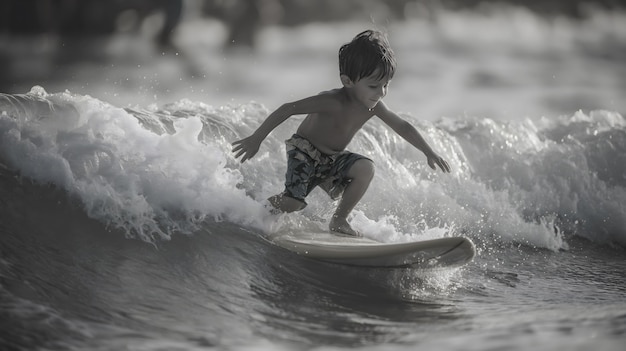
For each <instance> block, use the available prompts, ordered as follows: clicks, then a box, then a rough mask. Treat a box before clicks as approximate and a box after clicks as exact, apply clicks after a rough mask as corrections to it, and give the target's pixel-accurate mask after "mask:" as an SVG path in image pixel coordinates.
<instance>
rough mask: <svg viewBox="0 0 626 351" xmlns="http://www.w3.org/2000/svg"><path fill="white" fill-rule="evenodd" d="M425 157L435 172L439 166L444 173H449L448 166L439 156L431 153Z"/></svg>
mask: <svg viewBox="0 0 626 351" xmlns="http://www.w3.org/2000/svg"><path fill="white" fill-rule="evenodd" d="M427 157H428V165H429V166H430V168H432V169H434V170H437V166H439V168H441V170H442V171H443V172H444V173H450V165H449V164H448V162H446V160H444V159H443V158H442V157H441V156H439V155H437V154H435V153H433V154H432V155H430V156H427Z"/></svg>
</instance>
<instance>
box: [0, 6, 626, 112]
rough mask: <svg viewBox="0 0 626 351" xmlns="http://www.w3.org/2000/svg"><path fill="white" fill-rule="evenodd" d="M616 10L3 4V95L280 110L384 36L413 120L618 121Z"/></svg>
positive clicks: (620, 42) (399, 93)
mask: <svg viewBox="0 0 626 351" xmlns="http://www.w3.org/2000/svg"><path fill="white" fill-rule="evenodd" d="M625 9H626V0H595V1H584V0H482V1H481V0H378V1H377V0H342V1H335V0H316V1H309V0H4V1H2V2H1V3H0V92H2V93H11V94H13V93H26V92H28V91H29V90H30V89H31V88H32V87H33V86H35V85H39V86H42V87H43V88H44V89H45V90H46V91H48V92H49V93H57V92H63V91H66V90H67V91H70V92H72V93H75V94H81V95H90V96H92V97H95V98H98V99H100V100H103V101H106V102H108V103H111V104H113V105H115V106H118V107H127V106H131V107H134V106H139V107H148V106H151V105H153V104H156V105H157V106H160V105H163V104H167V103H170V102H174V101H178V100H180V99H189V100H192V101H200V102H205V103H207V104H211V105H217V106H221V105H226V104H231V103H235V104H238V103H247V102H249V101H258V102H260V103H262V104H264V105H266V106H267V107H268V108H270V109H273V108H275V107H277V106H278V105H279V104H281V103H283V102H287V101H290V100H294V99H299V98H302V97H306V96H308V95H312V94H316V93H317V92H319V91H322V90H327V89H330V88H334V87H338V86H339V77H338V68H337V50H338V48H339V46H340V45H342V44H343V43H345V42H347V41H349V40H350V39H351V38H352V37H353V36H354V35H355V34H357V33H358V32H360V31H362V30H364V29H367V28H372V27H373V28H378V29H381V30H384V31H386V32H388V35H389V38H390V42H391V45H392V47H393V48H394V50H395V52H396V55H397V56H398V62H399V68H398V71H397V75H396V77H395V78H394V80H393V82H392V86H391V90H390V93H389V95H388V97H387V99H386V100H387V102H388V104H389V105H390V106H391V107H393V108H395V109H396V110H399V111H400V112H407V113H411V114H413V115H416V116H419V117H423V118H427V119H436V118H440V117H445V116H452V117H457V116H462V115H471V116H480V117H488V118H500V119H511V118H523V117H531V118H537V117H543V116H548V117H550V116H557V115H563V114H565V115H572V114H573V113H574V112H575V111H577V110H579V109H582V110H594V109H606V110H610V111H617V112H620V113H622V114H624V112H626V65H625V64H624V63H625V62H626V12H625Z"/></svg>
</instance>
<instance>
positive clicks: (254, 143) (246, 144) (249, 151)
mask: <svg viewBox="0 0 626 351" xmlns="http://www.w3.org/2000/svg"><path fill="white" fill-rule="evenodd" d="M262 141H263V139H260V140H259V138H258V137H256V136H255V135H254V134H252V135H250V136H249V137H247V138H244V139H241V140H237V141H235V142H233V144H232V145H233V149H232V152H234V153H235V158H239V157H241V163H244V162H246V160H248V159H251V158H252V157H254V155H256V153H257V152H259V147H260V146H261V142H262Z"/></svg>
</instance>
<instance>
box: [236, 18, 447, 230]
mask: <svg viewBox="0 0 626 351" xmlns="http://www.w3.org/2000/svg"><path fill="white" fill-rule="evenodd" d="M395 69H396V60H395V57H394V54H393V51H392V50H391V48H390V46H389V43H388V41H387V39H386V38H385V36H384V34H383V33H381V32H379V31H374V30H366V31H364V32H362V33H360V34H358V35H357V36H356V37H354V39H353V40H352V41H351V42H349V43H347V44H345V45H343V46H342V47H341V48H340V49H339V77H340V79H341V83H342V85H343V87H342V88H338V89H333V90H330V91H325V92H322V93H319V94H318V95H315V96H311V97H308V98H305V99H302V100H298V101H295V102H290V103H286V104H283V105H282V106H280V107H279V108H278V109H277V110H275V111H274V112H272V113H271V114H270V115H269V116H268V117H267V119H266V120H265V121H264V122H263V123H262V124H261V126H259V128H258V129H257V130H256V131H255V132H254V133H253V134H252V135H250V136H249V137H247V138H244V139H241V140H238V141H235V142H234V143H233V150H232V151H233V152H234V153H235V157H237V158H239V157H241V162H245V161H246V160H248V159H250V158H252V157H253V156H254V155H256V153H257V152H258V151H259V147H260V145H261V142H262V141H263V140H264V139H265V138H266V137H267V135H268V134H269V133H270V132H271V131H272V130H274V129H275V128H276V127H277V126H278V125H280V124H281V123H282V122H284V121H285V120H286V119H287V118H289V117H291V116H294V115H307V116H306V117H305V119H304V121H302V123H301V124H300V126H299V127H298V130H297V131H296V134H294V135H293V136H292V137H291V138H290V139H289V140H287V141H286V142H285V144H286V148H287V173H286V180H285V190H284V191H283V192H282V193H280V194H278V195H274V196H272V197H270V198H269V202H270V203H271V204H272V206H274V207H275V208H276V209H278V210H280V211H283V212H293V211H298V210H302V209H303V208H304V207H305V206H306V205H307V204H306V202H305V198H306V197H307V195H309V193H310V192H311V191H312V190H313V189H314V188H315V187H316V186H320V187H321V188H322V189H323V190H325V191H326V192H327V193H328V194H329V195H330V197H331V198H332V199H337V198H339V197H341V200H340V202H339V205H338V207H337V209H336V211H335V213H334V215H333V216H332V219H331V221H330V224H329V229H330V231H331V232H334V233H339V234H344V235H351V236H361V234H360V233H358V232H356V231H355V230H354V229H353V228H352V227H351V226H350V224H349V223H348V220H347V218H348V215H349V214H350V212H351V211H352V209H353V208H354V207H355V206H356V204H357V203H358V202H359V200H360V199H361V197H363V195H364V194H365V191H366V190H367V188H368V187H369V184H370V182H371V181H372V178H373V177H374V164H373V162H372V160H370V159H369V158H367V157H365V156H363V155H360V154H356V153H353V152H350V151H347V150H346V146H348V144H349V143H350V141H351V140H352V138H353V137H354V135H355V134H356V132H357V131H358V130H359V129H361V127H362V126H363V125H364V124H365V122H367V121H368V120H370V118H372V117H373V116H377V117H378V118H380V119H381V120H382V121H383V122H384V123H385V124H387V125H388V126H389V127H391V129H393V130H394V131H395V132H396V133H397V134H398V135H399V136H401V137H402V138H403V139H405V140H406V141H408V142H409V143H410V144H411V145H413V146H415V147H416V148H417V149H419V150H420V151H422V152H423V153H424V154H425V155H426V158H427V162H428V165H429V166H430V167H431V168H432V169H435V170H436V169H437V166H439V168H441V170H442V171H443V172H450V166H449V165H448V163H447V162H446V161H445V160H444V159H443V158H442V157H441V156H439V155H438V154H437V153H435V151H433V149H432V148H431V147H430V146H429V145H428V143H427V142H426V141H425V140H424V138H423V137H422V136H421V134H420V133H419V132H418V131H417V130H416V129H415V128H414V127H413V126H412V125H411V124H410V123H409V122H407V121H406V120H404V119H402V118H401V117H400V116H398V115H397V114H396V113H394V112H392V111H391V110H389V109H388V108H387V106H386V105H385V103H384V102H383V101H382V98H383V97H385V95H386V94H387V90H388V88H389V82H390V81H391V79H392V78H393V75H394V73H395Z"/></svg>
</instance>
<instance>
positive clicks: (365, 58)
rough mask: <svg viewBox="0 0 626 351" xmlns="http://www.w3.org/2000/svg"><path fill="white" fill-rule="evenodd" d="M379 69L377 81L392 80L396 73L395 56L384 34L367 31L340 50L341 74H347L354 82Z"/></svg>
mask: <svg viewBox="0 0 626 351" xmlns="http://www.w3.org/2000/svg"><path fill="white" fill-rule="evenodd" d="M377 69H378V76H377V77H376V78H377V79H382V78H383V77H386V76H388V77H389V79H391V78H393V74H394V73H395V71H396V59H395V56H394V54H393V51H392V50H391V47H390V45H389V42H388V41H387V37H386V36H385V35H384V34H383V33H382V32H379V31H375V30H366V31H364V32H361V33H359V34H357V35H356V36H355V37H354V39H352V41H351V42H349V43H347V44H344V45H343V46H342V47H341V48H340V49H339V74H345V75H346V76H348V78H350V80H352V81H353V82H356V81H358V80H359V79H361V78H364V77H368V76H370V75H372V73H374V71H376V70H377Z"/></svg>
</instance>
